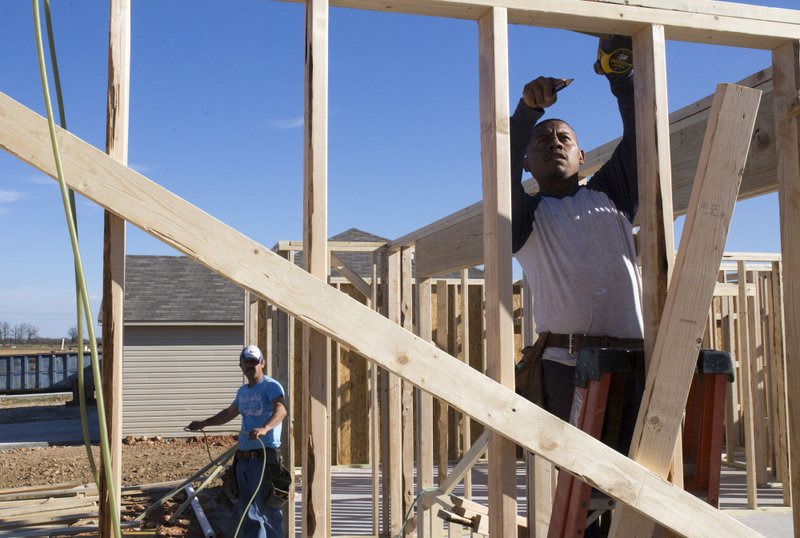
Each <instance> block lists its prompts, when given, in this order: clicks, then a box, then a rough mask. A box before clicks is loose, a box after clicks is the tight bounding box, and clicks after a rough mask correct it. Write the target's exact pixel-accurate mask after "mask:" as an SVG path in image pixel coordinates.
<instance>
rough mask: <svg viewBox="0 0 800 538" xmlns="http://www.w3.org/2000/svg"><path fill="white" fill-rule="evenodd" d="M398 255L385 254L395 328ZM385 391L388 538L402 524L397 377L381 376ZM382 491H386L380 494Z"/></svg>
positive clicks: (388, 297)
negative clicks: (386, 413)
mask: <svg viewBox="0 0 800 538" xmlns="http://www.w3.org/2000/svg"><path fill="white" fill-rule="evenodd" d="M400 258H401V256H400V251H399V250H396V251H393V252H388V253H387V269H388V272H387V275H388V276H387V286H386V290H387V294H386V304H387V317H388V318H389V319H390V320H392V321H393V322H395V323H397V324H398V325H399V324H400V323H401V310H400V308H401V306H400V262H401V259H400ZM384 374H385V376H386V383H387V384H386V391H387V393H386V394H387V410H388V415H387V419H388V420H387V428H386V429H385V430H384V431H386V432H387V444H386V448H387V452H386V456H387V459H386V462H385V464H384V466H383V468H384V473H383V479H384V481H387V480H388V492H389V514H390V515H389V532H390V533H391V535H392V536H397V535H398V534H400V528H401V526H402V524H403V461H402V456H403V443H402V436H403V431H402V421H401V417H402V390H401V380H400V377H399V376H398V375H397V374H393V373H391V372H384ZM384 491H386V490H384Z"/></svg>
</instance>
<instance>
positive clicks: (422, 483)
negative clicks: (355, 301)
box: [416, 278, 442, 538]
mask: <svg viewBox="0 0 800 538" xmlns="http://www.w3.org/2000/svg"><path fill="white" fill-rule="evenodd" d="M416 291H417V301H416V305H417V335H418V336H419V337H420V338H422V339H423V340H426V341H428V342H430V341H432V337H433V324H432V322H433V319H432V315H431V314H432V313H431V299H432V297H431V279H430V278H423V279H417V290H416ZM416 440H417V443H416V444H417V481H418V483H419V489H420V490H421V491H422V490H425V489H428V488H431V487H432V486H433V397H432V396H431V395H430V394H428V393H427V392H423V391H420V390H418V391H417V436H416ZM432 525H436V526H438V528H439V531H440V532H439V533H438V534H436V533H435V531H434V530H433V529H431V526H432ZM441 528H442V526H441V524H440V523H438V518H436V517H435V516H434V515H433V514H432V513H431V511H428V510H425V509H418V510H417V536H418V537H419V538H426V537H428V536H441Z"/></svg>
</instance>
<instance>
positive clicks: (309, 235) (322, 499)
mask: <svg viewBox="0 0 800 538" xmlns="http://www.w3.org/2000/svg"><path fill="white" fill-rule="evenodd" d="M303 144H304V167H303V178H304V188H303V253H304V257H305V263H306V269H307V270H308V272H310V273H311V274H312V275H314V276H315V277H317V278H318V279H320V280H321V281H322V282H325V283H327V281H328V272H329V269H330V261H329V259H328V245H327V237H328V215H327V209H328V1H327V0H307V2H306V49H305V121H304V138H303ZM326 285H327V284H326ZM329 349H330V344H329V342H328V339H327V338H326V337H325V335H323V334H321V333H319V332H317V331H312V330H311V329H310V328H309V327H307V326H304V327H303V373H304V375H303V383H302V391H303V405H302V412H303V442H302V452H303V535H304V536H308V537H311V538H327V537H328V536H330V535H331V532H330V529H331V514H330V506H331V467H330V466H331V433H330V428H331V425H330V407H331V406H330V399H331V378H330V371H331V366H330V360H331V357H330V351H329ZM309 372H315V375H313V376H312V375H309Z"/></svg>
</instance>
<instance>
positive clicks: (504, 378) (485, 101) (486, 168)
mask: <svg viewBox="0 0 800 538" xmlns="http://www.w3.org/2000/svg"><path fill="white" fill-rule="evenodd" d="M478 73H479V79H480V118H481V165H482V166H481V169H482V172H483V174H482V175H483V202H484V206H483V255H484V267H485V280H486V348H487V352H486V354H487V357H488V374H489V377H491V378H492V379H494V380H496V381H498V382H499V383H501V384H502V385H505V386H507V387H512V388H513V386H514V320H513V310H514V308H513V305H512V284H511V180H510V178H511V167H510V156H509V151H510V150H509V144H510V142H509V128H508V125H509V109H508V13H507V12H506V10H505V9H503V8H492V9H490V10H488V11H487V12H486V13H485V14H484V15H482V16H481V17H480V18H479V19H478ZM512 461H516V446H515V445H514V443H512V442H510V441H509V440H507V439H505V438H503V437H502V436H500V435H498V434H496V433H490V434H489V513H490V514H492V517H491V519H490V521H489V528H490V529H491V534H492V535H493V536H513V535H514V534H516V531H517V524H516V515H517V500H516V468H515V466H514V465H509V462H512Z"/></svg>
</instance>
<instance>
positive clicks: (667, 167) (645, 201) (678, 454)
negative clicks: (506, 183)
mask: <svg viewBox="0 0 800 538" xmlns="http://www.w3.org/2000/svg"><path fill="white" fill-rule="evenodd" d="M633 55H634V58H635V63H636V76H635V77H634V97H635V102H636V103H635V106H636V151H637V153H638V156H637V157H638V158H637V168H638V176H639V212H638V215H637V218H638V222H639V257H640V259H641V266H642V318H643V324H644V325H643V327H644V351H645V353H644V355H645V371H647V369H648V368H649V366H650V362H651V359H652V355H653V348H654V347H655V342H656V336H657V334H658V326H659V323H660V322H661V314H662V312H663V310H664V303H665V302H666V297H667V286H668V285H669V280H670V277H671V276H672V275H671V273H672V266H673V264H674V261H675V252H674V248H673V245H674V244H675V239H674V237H673V225H672V214H673V211H672V164H671V160H670V145H669V143H670V139H669V117H668V110H669V103H668V100H667V64H666V50H665V42H664V27H663V26H661V25H651V26H648V27H647V28H645V29H644V30H641V31H639V32H637V33H635V34H634V35H633ZM672 469H673V471H671V472H670V480H671V481H672V482H673V483H675V484H676V485H678V486H681V484H682V483H683V451H682V443H681V440H680V432H679V433H678V439H677V440H676V443H675V449H674V452H673V456H672Z"/></svg>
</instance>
